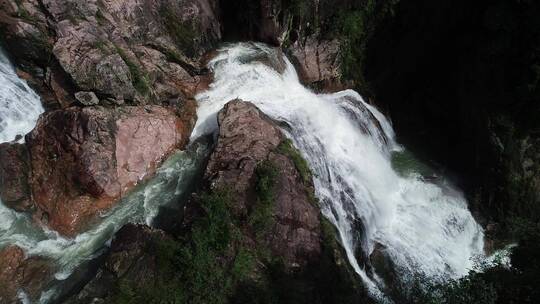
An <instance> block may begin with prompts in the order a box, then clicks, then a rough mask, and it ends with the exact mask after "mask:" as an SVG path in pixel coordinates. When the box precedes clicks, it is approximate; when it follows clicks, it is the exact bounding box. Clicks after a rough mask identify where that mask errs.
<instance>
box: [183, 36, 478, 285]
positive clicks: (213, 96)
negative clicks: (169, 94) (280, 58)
mask: <svg viewBox="0 0 540 304" xmlns="http://www.w3.org/2000/svg"><path fill="white" fill-rule="evenodd" d="M272 52H275V50H274V49H272V48H268V47H266V46H265V45H262V44H255V43H240V44H235V45H230V46H227V47H224V48H223V49H221V50H220V52H219V54H218V55H217V56H216V57H215V58H214V59H213V60H212V61H211V62H210V63H209V67H210V68H211V69H212V70H213V71H214V82H213V83H212V84H211V85H210V88H209V89H208V90H207V91H206V92H203V93H201V94H199V95H198V96H197V100H198V102H199V108H198V117H199V119H198V121H197V124H196V126H195V130H194V132H193V134H192V138H197V137H199V136H202V135H204V134H209V133H213V132H215V131H216V130H217V120H216V113H217V112H218V111H219V110H220V109H221V108H222V107H223V106H224V105H225V104H226V103H227V102H228V101H230V100H232V99H235V98H240V99H243V100H246V101H251V102H253V103H254V104H255V105H257V106H258V107H259V108H260V109H261V110H262V111H263V112H264V113H266V114H267V115H269V116H270V117H272V118H274V119H276V120H278V121H282V122H284V123H285V124H286V125H288V127H285V128H284V131H285V132H286V133H287V135H288V136H289V137H290V138H291V139H292V140H293V142H294V144H295V145H296V147H297V148H299V149H300V150H301V152H302V154H303V155H304V156H305V157H306V159H307V161H308V163H309V164H310V167H311V169H312V171H313V173H314V175H313V176H314V184H315V188H316V195H317V196H318V198H319V200H320V201H321V205H322V206H321V207H322V211H323V213H324V215H325V216H327V217H328V218H329V219H330V220H331V221H332V222H333V223H334V224H335V225H336V227H337V228H338V230H339V234H340V238H341V241H342V243H343V245H344V247H345V249H346V252H347V255H348V257H349V261H350V262H351V264H352V266H353V267H354V268H355V270H356V271H357V272H358V274H359V275H360V276H361V277H362V279H363V280H364V282H365V284H366V285H367V286H368V287H370V289H371V291H372V292H373V294H374V295H376V296H377V295H380V290H381V287H383V286H382V285H383V284H382V282H381V281H380V280H378V276H377V274H375V273H369V272H368V271H367V270H366V269H364V266H361V265H364V264H363V263H362V262H363V261H358V260H357V259H356V258H355V255H356V254H355V253H356V252H357V250H359V249H360V250H363V251H364V256H367V255H369V254H370V253H371V252H372V251H373V250H374V248H375V246H376V244H380V245H382V246H383V247H384V248H385V249H384V250H385V252H386V254H387V255H388V256H389V257H390V258H391V259H392V260H393V262H394V263H395V265H397V267H398V271H399V272H400V274H402V277H406V276H407V275H412V274H422V275H425V276H427V277H430V278H433V279H448V278H456V277H460V276H463V275H465V274H467V272H468V270H469V269H471V268H472V267H473V258H474V257H475V256H477V255H482V254H483V231H482V228H481V227H480V226H479V225H478V224H477V223H476V222H475V220H474V219H473V217H472V215H471V213H470V212H469V210H468V209H467V203H466V201H465V199H464V198H463V196H462V194H461V193H460V192H459V191H456V190H454V189H453V188H452V187H451V186H449V185H447V183H446V182H444V181H440V182H439V183H438V184H434V183H428V182H425V181H424V180H423V178H422V177H421V176H420V175H419V174H414V173H413V174H407V175H400V174H398V173H397V172H396V171H395V170H394V169H393V167H392V161H391V157H392V154H393V153H400V152H403V148H402V147H400V146H399V145H398V144H397V143H396V142H395V139H394V131H393V129H392V126H391V124H390V122H389V121H388V120H387V119H386V118H385V117H384V115H383V114H381V113H380V112H379V111H378V110H377V109H376V108H375V107H373V106H371V105H369V104H367V103H365V102H364V101H363V99H362V97H361V96H360V95H359V94H358V93H356V92H354V91H352V90H346V91H342V92H338V93H334V94H315V93H313V92H312V91H310V90H309V89H307V88H305V87H304V86H302V84H301V83H300V82H299V79H298V76H297V74H296V71H295V70H294V68H293V66H292V65H291V63H290V62H289V61H288V60H287V59H286V58H284V59H285V61H286V64H287V68H286V70H285V71H284V72H283V73H279V72H277V71H276V70H274V69H273V68H271V67H269V66H267V65H265V64H263V63H261V62H260V61H259V60H251V61H250V58H251V59H255V58H260V56H261V54H272Z"/></svg>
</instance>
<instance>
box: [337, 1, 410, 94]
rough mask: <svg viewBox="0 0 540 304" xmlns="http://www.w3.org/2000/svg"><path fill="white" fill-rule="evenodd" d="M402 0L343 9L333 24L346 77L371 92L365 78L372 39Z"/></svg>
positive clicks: (368, 2)
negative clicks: (377, 29)
mask: <svg viewBox="0 0 540 304" xmlns="http://www.w3.org/2000/svg"><path fill="white" fill-rule="evenodd" d="M398 2H399V0H386V1H375V0H367V1H364V2H363V5H362V6H361V7H354V8H352V9H344V10H341V11H340V12H339V13H338V15H337V18H336V19H337V21H336V22H335V23H334V24H333V25H331V27H333V32H334V33H336V34H337V35H338V36H339V37H341V40H342V52H341V61H342V62H341V68H342V77H344V78H345V79H347V80H353V81H355V83H356V84H357V85H358V86H360V87H361V88H363V89H364V90H368V88H367V84H366V81H365V79H364V72H365V71H364V61H365V60H366V49H367V45H368V43H369V40H370V38H371V36H372V35H373V33H374V31H375V29H376V27H377V26H378V25H379V23H380V22H381V21H382V20H383V19H384V18H385V17H386V16H388V15H392V14H393V12H394V11H393V8H394V6H396V5H397V3H398Z"/></svg>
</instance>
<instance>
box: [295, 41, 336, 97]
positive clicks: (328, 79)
mask: <svg viewBox="0 0 540 304" xmlns="http://www.w3.org/2000/svg"><path fill="white" fill-rule="evenodd" d="M291 55H292V61H293V63H294V64H295V65H296V68H297V70H298V74H299V75H300V79H301V80H302V82H303V83H305V84H307V85H318V86H319V87H322V88H326V89H341V88H342V86H340V78H341V70H340V42H339V40H337V39H333V40H321V39H319V38H318V37H316V36H310V37H308V38H307V39H306V40H305V41H297V42H296V43H294V44H293V45H292V47H291Z"/></svg>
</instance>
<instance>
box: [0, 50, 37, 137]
mask: <svg viewBox="0 0 540 304" xmlns="http://www.w3.org/2000/svg"><path fill="white" fill-rule="evenodd" d="M41 113H43V107H42V105H41V100H40V98H39V96H38V95H37V94H36V93H35V92H34V91H33V90H32V89H30V87H28V85H27V84H26V82H25V81H23V80H21V79H20V78H19V76H17V74H15V69H14V68H13V66H12V65H11V63H10V62H9V60H8V58H7V56H6V54H5V53H4V51H3V50H2V49H1V48H0V143H2V142H6V141H12V140H14V139H15V138H16V136H17V135H21V136H24V135H25V134H26V133H28V132H30V131H31V130H32V129H33V128H34V126H35V124H36V121H37V119H38V117H39V115H40V114H41Z"/></svg>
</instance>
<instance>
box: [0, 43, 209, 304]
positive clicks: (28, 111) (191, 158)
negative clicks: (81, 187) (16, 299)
mask: <svg viewBox="0 0 540 304" xmlns="http://www.w3.org/2000/svg"><path fill="white" fill-rule="evenodd" d="M42 112H43V108H42V106H41V102H40V99H39V97H38V96H37V95H36V94H35V93H34V92H33V91H32V90H31V89H30V88H29V87H28V85H27V84H26V83H25V82H24V81H22V80H21V79H20V78H18V77H17V75H16V74H15V72H14V69H13V67H12V66H11V64H10V63H9V61H8V59H7V58H6V56H5V55H4V54H3V53H2V52H1V50H0V143H3V142H9V141H12V140H14V139H15V137H16V136H17V135H25V134H26V133H28V132H30V131H31V130H32V129H33V128H34V126H35V124H36V120H37V119H38V117H39V115H40V114H41V113H42ZM208 153H209V144H208V142H207V141H206V140H200V141H196V142H194V143H192V144H191V145H190V146H189V147H188V148H187V149H186V151H177V152H176V153H174V154H173V155H172V156H170V157H169V158H168V159H167V160H166V161H165V162H164V163H163V164H162V166H161V167H160V169H159V170H158V171H157V173H156V176H155V177H154V178H152V179H151V180H149V181H148V182H146V183H143V184H141V185H139V186H138V187H137V188H136V189H135V190H134V191H132V192H131V193H130V194H129V195H128V196H126V197H125V198H123V199H122V201H121V202H119V203H118V204H117V205H116V206H115V207H114V208H113V209H111V210H110V211H109V212H107V213H106V214H104V215H102V216H101V217H102V218H101V220H100V221H99V223H98V224H96V225H95V226H93V227H91V228H90V229H88V230H87V231H85V232H84V233H81V234H79V235H77V236H76V237H75V238H66V237H62V236H60V235H59V234H58V233H56V232H54V231H51V230H48V229H46V228H45V227H41V226H38V225H36V223H35V222H34V221H32V219H31V217H30V216H29V215H28V214H24V213H19V212H15V211H13V210H12V209H9V208H7V207H6V206H4V205H3V204H2V202H1V200H0V248H3V247H5V246H9V245H17V246H19V247H21V248H22V249H24V250H25V252H26V254H27V255H29V256H34V255H35V256H41V257H45V258H48V259H50V260H51V261H52V263H54V264H55V266H56V270H57V271H56V274H55V279H56V281H55V282H52V283H51V284H50V285H49V286H50V288H49V289H48V290H45V291H43V293H42V297H41V301H40V302H41V303H47V302H49V301H50V300H51V299H54V298H55V296H56V295H58V294H59V293H60V292H61V289H62V288H63V285H64V284H63V281H64V280H66V279H68V278H69V277H70V275H71V274H72V272H73V271H74V270H76V269H77V267H78V266H80V265H81V264H82V263H84V262H85V261H90V260H92V259H93V258H95V257H96V256H97V255H99V254H100V253H101V249H102V248H104V246H105V245H106V244H107V243H108V241H109V240H110V239H111V238H112V236H113V235H114V233H115V232H116V231H118V229H120V228H121V227H122V226H123V225H124V224H126V223H128V222H131V223H146V224H149V225H151V224H152V222H153V221H154V219H155V217H156V216H157V215H158V212H159V211H160V209H161V208H179V207H180V206H178V205H179V204H178V202H179V201H180V200H181V198H182V197H184V195H186V191H187V190H189V189H191V184H192V182H193V181H194V179H195V176H196V175H197V173H198V172H200V170H201V166H202V165H203V163H204V160H205V159H206V156H207V155H208ZM187 194H189V193H187ZM20 297H21V300H24V299H25V295H24V294H21V295H20ZM23 302H27V301H23Z"/></svg>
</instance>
